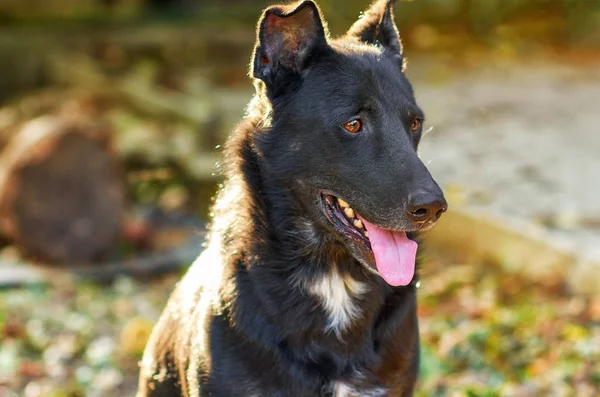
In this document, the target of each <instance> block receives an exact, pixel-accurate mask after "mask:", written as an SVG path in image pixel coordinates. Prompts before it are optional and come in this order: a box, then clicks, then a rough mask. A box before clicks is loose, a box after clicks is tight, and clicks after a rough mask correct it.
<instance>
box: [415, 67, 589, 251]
mask: <svg viewBox="0 0 600 397" xmlns="http://www.w3.org/2000/svg"><path fill="white" fill-rule="evenodd" d="M443 68H448V69H451V68H452V67H451V66H447V65H440V64H439V61H438V62H437V63H434V62H427V61H426V60H419V61H416V62H414V63H411V64H409V69H408V73H409V74H410V77H412V80H413V83H414V85H415V88H416V89H415V90H416V93H417V98H418V101H419V103H420V104H421V106H422V107H423V108H424V109H425V112H426V114H427V116H428V119H427V124H429V125H433V126H434V130H433V131H432V132H431V133H430V134H429V135H427V136H426V138H425V139H424V140H423V143H422V146H421V157H422V158H423V160H424V161H425V162H426V163H427V164H428V166H429V168H430V170H431V171H432V173H433V174H434V176H435V177H436V179H437V180H438V181H440V182H441V183H442V184H444V185H445V186H446V189H447V190H448V191H449V193H450V194H451V195H453V196H459V197H461V199H460V200H458V201H463V203H464V204H465V205H466V206H467V207H468V208H470V209H475V210H483V211H489V212H491V213H494V214H500V215H502V216H508V217H514V218H517V219H519V220H522V219H523V218H525V219H527V220H531V221H532V222H535V223H539V224H542V225H543V226H545V227H547V229H548V230H549V232H550V235H552V236H554V237H556V238H557V239H561V240H562V241H567V242H569V243H570V244H571V245H572V246H574V247H575V248H577V249H579V250H580V251H581V252H584V255H586V256H588V255H589V256H593V257H594V258H600V176H599V173H600V133H599V132H600V131H598V130H599V127H598V126H599V125H600V68H598V67H597V66H596V67H592V66H576V65H566V64H548V63H544V62H533V63H529V64H517V65H514V64H513V65H510V67H506V66H505V67H502V66H498V67H490V66H486V67H482V68H481V69H479V70H472V71H468V72H465V71H464V70H458V71H456V73H454V72H452V71H447V70H444V69H443Z"/></svg>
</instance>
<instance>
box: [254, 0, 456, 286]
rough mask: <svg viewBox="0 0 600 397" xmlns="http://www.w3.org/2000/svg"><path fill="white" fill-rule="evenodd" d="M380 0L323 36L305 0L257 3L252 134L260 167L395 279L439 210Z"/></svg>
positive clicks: (390, 21)
mask: <svg viewBox="0 0 600 397" xmlns="http://www.w3.org/2000/svg"><path fill="white" fill-rule="evenodd" d="M391 3H392V1H389V0H380V1H377V2H375V3H374V4H373V5H372V6H371V7H370V8H369V9H368V10H367V11H366V12H365V13H364V14H363V16H362V18H360V19H359V20H358V21H357V22H356V23H355V24H354V25H353V26H352V27H351V28H350V30H349V31H348V32H347V33H346V34H345V35H343V36H342V37H340V38H338V39H330V38H329V36H328V33H327V29H326V26H325V24H324V22H323V20H322V18H321V14H320V11H319V9H318V7H317V6H316V5H315V3H313V2H312V1H302V2H300V3H296V4H293V5H288V6H274V7H270V8H268V9H267V10H266V11H265V12H264V14H263V16H262V18H261V20H260V22H259V27H258V37H257V44H256V48H255V51H254V56H253V61H252V75H253V77H254V78H256V79H257V82H259V83H258V87H259V90H260V91H261V93H262V95H263V96H264V97H265V98H267V100H268V102H269V106H270V107H271V110H272V114H271V118H270V120H271V126H270V128H269V129H268V131H267V132H266V133H264V134H263V135H262V136H260V138H259V141H258V143H257V146H258V147H259V149H260V151H261V153H262V155H263V157H264V163H265V164H266V165H265V166H266V167H268V168H269V174H270V175H273V176H274V177H275V178H277V179H279V180H280V181H282V182H283V183H284V184H285V186H286V187H287V188H288V189H289V190H290V191H291V192H293V194H294V195H295V196H296V197H297V198H298V199H299V201H300V202H302V203H303V207H304V208H305V209H306V211H307V212H308V213H309V214H310V217H311V218H312V219H314V221H315V224H317V225H319V227H322V228H326V229H327V230H329V231H330V232H333V233H335V234H336V236H337V237H338V238H339V240H340V241H342V242H343V243H344V244H345V246H346V247H347V248H348V250H349V252H350V253H351V254H352V255H353V256H354V257H355V258H356V259H357V260H358V261H359V262H361V263H362V264H363V265H364V266H365V267H366V268H367V269H369V270H371V271H374V272H377V273H378V274H380V275H381V276H382V277H383V278H384V279H385V280H386V281H387V282H388V283H389V284H391V285H406V284H408V283H409V282H410V281H411V279H412V277H413V275H414V268H415V255H416V248H417V246H416V243H415V242H414V241H412V240H410V239H408V238H407V237H406V232H409V231H418V230H424V229H428V228H430V227H431V226H432V225H433V224H434V223H435V222H436V221H437V220H438V218H439V217H440V216H441V214H442V213H443V212H444V211H446V201H445V200H444V196H443V193H442V191H441V189H440V188H439V186H438V185H437V184H436V182H435V181H434V180H433V178H432V177H431V175H430V173H429V171H428V170H427V168H426V167H425V165H424V164H423V163H422V162H421V160H420V159H419V157H418V156H417V152H416V150H417V145H418V144H419V140H420V139H421V135H422V133H423V119H424V115H423V112H422V111H421V109H420V108H419V107H418V106H417V104H416V102H415V98H414V95H413V90H412V87H411V85H410V83H409V82H408V80H407V78H406V76H405V75H404V65H405V62H404V58H403V55H402V44H401V42H400V38H399V36H398V30H397V28H396V26H395V23H394V18H393V13H392V5H391Z"/></svg>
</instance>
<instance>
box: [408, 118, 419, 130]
mask: <svg viewBox="0 0 600 397" xmlns="http://www.w3.org/2000/svg"><path fill="white" fill-rule="evenodd" d="M421 123H422V121H421V119H414V120H413V122H412V125H411V126H410V129H411V131H412V132H417V131H419V128H421Z"/></svg>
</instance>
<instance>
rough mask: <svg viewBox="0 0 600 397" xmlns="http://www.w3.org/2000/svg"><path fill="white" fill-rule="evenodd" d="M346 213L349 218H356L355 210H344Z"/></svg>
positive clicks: (348, 208) (347, 208)
mask: <svg viewBox="0 0 600 397" xmlns="http://www.w3.org/2000/svg"><path fill="white" fill-rule="evenodd" d="M344 213H345V214H346V216H347V217H348V218H354V210H353V209H352V208H350V207H346V208H344Z"/></svg>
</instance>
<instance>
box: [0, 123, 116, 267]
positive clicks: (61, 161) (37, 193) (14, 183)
mask: <svg viewBox="0 0 600 397" xmlns="http://www.w3.org/2000/svg"><path fill="white" fill-rule="evenodd" d="M124 201H125V193H124V180H123V175H122V173H121V166H120V164H119V160H118V159H117V157H116V155H115V154H114V153H113V150H112V142H111V131H110V130H108V129H107V128H105V127H104V126H102V125H98V124H96V123H94V122H92V121H90V120H83V119H77V118H73V117H71V118H69V117H63V118H56V117H44V118H39V119H36V120H33V121H31V122H29V123H27V124H26V125H25V126H24V127H23V128H22V129H21V130H20V131H19V132H18V133H17V134H16V135H15V136H14V137H13V138H12V139H11V142H10V143H9V144H8V145H7V146H6V147H5V148H4V151H3V152H2V154H1V155H0V230H1V231H2V232H3V233H4V234H5V235H6V236H7V237H9V238H11V239H13V240H14V241H15V242H16V243H17V245H18V246H19V247H20V248H22V249H24V250H25V251H27V252H29V253H31V254H34V255H36V256H39V257H41V258H44V259H47V260H50V261H60V262H62V261H76V262H84V261H89V260H91V259H93V258H94V257H96V256H97V255H99V254H101V253H103V252H105V251H106V250H107V249H109V248H110V247H111V246H112V244H113V243H114V242H115V240H116V239H117V237H118V235H119V232H120V230H121V217H122V213H123V209H124Z"/></svg>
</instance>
